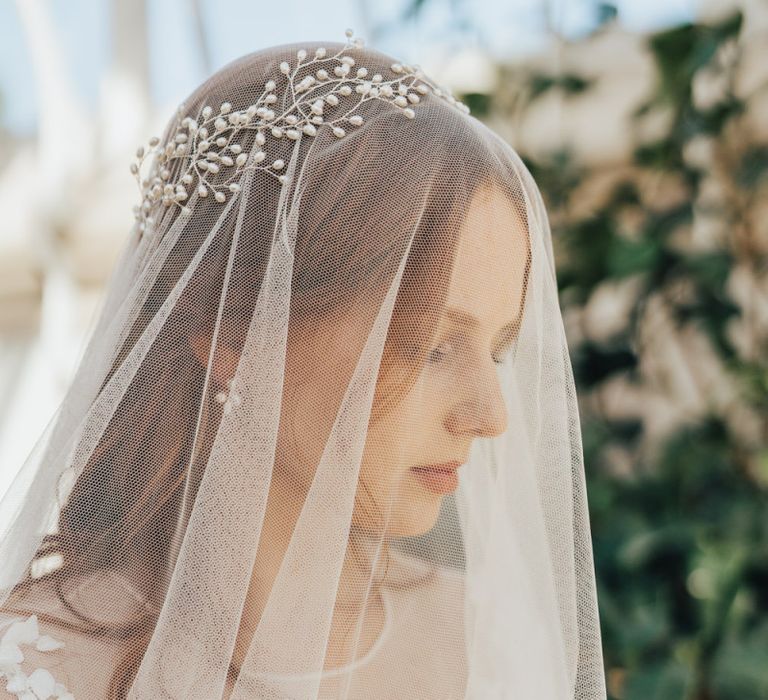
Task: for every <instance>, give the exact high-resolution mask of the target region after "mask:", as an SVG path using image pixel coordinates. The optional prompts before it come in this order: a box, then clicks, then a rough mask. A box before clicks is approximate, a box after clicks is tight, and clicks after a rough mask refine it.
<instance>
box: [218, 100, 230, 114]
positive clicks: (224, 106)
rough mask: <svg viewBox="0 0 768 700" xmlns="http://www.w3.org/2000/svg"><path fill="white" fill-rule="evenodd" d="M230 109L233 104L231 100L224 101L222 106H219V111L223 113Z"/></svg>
mask: <svg viewBox="0 0 768 700" xmlns="http://www.w3.org/2000/svg"><path fill="white" fill-rule="evenodd" d="M230 109H232V105H231V104H230V103H229V102H222V103H221V107H220V108H219V111H220V112H221V113H222V114H226V113H227V112H229V110H230Z"/></svg>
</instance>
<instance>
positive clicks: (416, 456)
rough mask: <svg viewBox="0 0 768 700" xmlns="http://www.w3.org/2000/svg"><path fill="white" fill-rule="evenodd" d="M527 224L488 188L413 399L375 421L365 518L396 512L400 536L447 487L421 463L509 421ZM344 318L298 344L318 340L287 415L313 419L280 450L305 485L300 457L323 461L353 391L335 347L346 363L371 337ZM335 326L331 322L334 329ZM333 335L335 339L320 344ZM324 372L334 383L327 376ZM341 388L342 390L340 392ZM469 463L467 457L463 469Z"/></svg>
mask: <svg viewBox="0 0 768 700" xmlns="http://www.w3.org/2000/svg"><path fill="white" fill-rule="evenodd" d="M527 235H528V234H527V231H526V229H525V226H524V224H523V223H522V221H521V219H520V217H519V215H518V214H517V213H516V211H515V209H514V208H513V207H512V205H511V204H510V203H509V201H508V200H507V199H506V197H505V196H504V194H503V193H501V192H499V191H498V190H495V189H483V190H479V191H478V192H477V194H476V195H475V197H474V199H473V200H472V202H471V205H470V207H469V209H468V213H467V217H466V219H465V222H464V224H463V227H462V231H461V235H460V237H459V241H458V244H457V251H456V260H455V264H454V268H453V270H452V275H451V279H450V284H449V290H448V295H447V300H446V305H445V310H444V312H443V313H442V315H441V317H440V319H439V322H438V326H437V330H436V336H435V342H434V343H433V345H432V347H431V349H430V352H429V355H428V357H427V360H426V362H425V364H424V365H423V367H422V369H421V371H420V373H419V375H418V378H417V380H416V382H415V383H414V384H413V386H412V387H411V388H410V390H409V391H408V393H407V394H406V395H405V397H404V398H403V400H402V401H401V402H400V403H399V404H398V405H397V406H396V407H395V408H393V409H392V410H390V411H388V412H387V413H385V414H384V415H383V417H382V418H381V419H380V420H379V421H378V422H374V423H372V424H371V425H369V428H368V434H367V437H366V442H365V447H364V452H363V459H362V462H361V466H360V474H359V481H358V488H357V493H356V495H355V504H354V511H353V524H355V525H357V526H359V527H360V528H362V529H373V530H380V528H381V522H382V520H383V519H384V520H386V521H387V534H388V535H391V536H412V535H419V534H422V533H425V532H427V531H428V530H430V529H431V528H432V527H433V525H434V524H435V521H436V520H437V517H438V515H439V512H440V507H441V503H442V500H443V498H444V496H445V493H446V492H445V491H443V492H436V491H435V490H434V489H433V488H430V486H429V484H428V483H425V481H424V480H423V478H422V477H420V476H419V473H418V472H416V471H414V470H413V467H416V466H419V465H430V464H438V463H444V462H449V461H454V460H456V461H458V462H459V463H463V462H465V460H466V459H467V457H468V455H469V450H470V445H471V444H472V441H473V440H474V439H476V438H478V437H480V438H482V437H493V436H495V435H499V434H500V433H502V432H504V430H506V427H507V411H506V407H505V403H504V397H503V394H502V391H501V387H500V384H499V376H498V366H497V362H501V361H503V360H504V359H505V357H506V356H507V355H508V351H509V350H510V348H511V346H512V344H513V340H514V335H515V333H516V329H517V327H518V324H519V318H518V317H517V315H518V312H519V311H520V309H521V304H522V300H523V285H524V271H525V263H526V257H527V253H528V243H527ZM344 327H345V325H344V324H343V323H341V324H334V328H332V329H330V330H329V329H326V330H325V331H324V330H323V329H319V328H317V329H314V330H313V332H312V335H313V339H312V342H311V343H309V344H308V343H303V344H302V343H298V344H297V346H298V347H304V348H305V349H308V348H309V347H310V346H311V347H312V348H313V350H312V351H307V352H306V353H300V357H299V356H297V357H296V359H295V361H296V362H297V364H296V365H294V366H295V367H300V368H301V371H297V372H289V373H287V375H286V387H285V390H286V393H285V396H284V403H283V415H282V416H281V421H283V420H285V423H282V425H284V426H291V425H293V426H296V425H298V424H300V425H301V428H294V429H292V430H290V429H286V430H285V431H283V430H281V435H280V436H279V438H278V454H279V455H282V457H279V459H280V461H281V462H282V467H283V468H284V469H285V470H287V472H284V475H285V476H287V477H288V479H289V481H290V482H291V483H293V484H294V485H299V484H300V489H301V490H302V491H303V490H304V489H305V488H306V487H307V485H308V483H311V479H312V473H311V472H310V471H307V473H306V474H304V473H303V471H304V469H303V468H302V467H301V466H300V465H302V464H304V465H307V469H308V470H314V468H315V466H316V465H317V463H318V461H319V457H320V455H321V454H322V449H323V447H324V445H325V443H326V441H327V438H328V435H329V431H330V430H331V428H332V425H333V420H334V418H335V412H336V408H337V407H338V404H337V403H336V401H337V400H338V401H340V400H341V394H339V388H338V386H334V383H333V378H334V374H333V372H332V371H328V366H327V363H328V361H329V360H331V361H333V359H334V356H336V360H337V361H340V362H342V363H344V357H343V356H344V354H345V352H346V353H348V357H349V360H350V363H349V365H350V366H353V364H354V362H356V360H357V357H358V355H359V352H360V350H361V349H362V347H361V346H360V345H359V342H360V340H361V339H359V338H357V337H356V336H359V335H361V334H360V333H359V328H356V329H355V330H350V334H349V340H350V342H349V343H348V344H345V342H344V341H345V338H344V337H343V336H344V331H343V328H344ZM349 327H350V328H353V327H354V324H350V326H349ZM324 332H327V333H328V334H329V335H328V337H327V338H325V340H323V333H324ZM340 334H341V335H340ZM305 340H306V337H305ZM362 340H363V341H364V339H362ZM324 342H327V348H326V351H325V352H324V353H321V352H318V349H319V348H320V347H322V345H323V343H324ZM297 346H294V347H297ZM353 361H354V362H353ZM323 363H326V368H325V369H326V371H325V372H323ZM307 377H313V379H312V380H308V379H307ZM324 382H327V386H322V384H323V383H324ZM338 383H339V382H338V378H337V382H336V384H338ZM346 383H347V382H346V380H345V381H344V382H342V384H343V387H342V389H346ZM342 393H343V392H342ZM329 396H334V397H335V399H336V400H333V401H328V397H329ZM329 407H330V409H329ZM308 417H312V418H313V420H307V418H308ZM280 466H281V465H278V472H280V471H281V469H280ZM468 468H470V467H469V466H467V465H464V466H461V467H460V468H459V469H458V472H457V473H458V478H459V479H461V474H462V470H464V469H468ZM387 513H388V517H387Z"/></svg>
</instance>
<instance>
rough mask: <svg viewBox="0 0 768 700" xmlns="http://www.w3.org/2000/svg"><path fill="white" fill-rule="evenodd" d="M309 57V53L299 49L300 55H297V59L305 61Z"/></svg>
mask: <svg viewBox="0 0 768 700" xmlns="http://www.w3.org/2000/svg"><path fill="white" fill-rule="evenodd" d="M306 57H307V52H306V51H305V50H304V49H299V51H298V53H297V54H296V58H298V59H299V60H300V61H303V60H304V59H305V58H306Z"/></svg>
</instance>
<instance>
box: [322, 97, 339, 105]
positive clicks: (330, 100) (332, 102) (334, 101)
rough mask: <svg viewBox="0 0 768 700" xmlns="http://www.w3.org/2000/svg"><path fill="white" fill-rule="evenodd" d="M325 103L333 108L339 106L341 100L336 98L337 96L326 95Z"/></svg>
mask: <svg viewBox="0 0 768 700" xmlns="http://www.w3.org/2000/svg"><path fill="white" fill-rule="evenodd" d="M325 101H326V102H327V103H328V104H329V105H331V106H332V107H335V106H336V105H337V104H339V98H338V97H336V95H326V98H325Z"/></svg>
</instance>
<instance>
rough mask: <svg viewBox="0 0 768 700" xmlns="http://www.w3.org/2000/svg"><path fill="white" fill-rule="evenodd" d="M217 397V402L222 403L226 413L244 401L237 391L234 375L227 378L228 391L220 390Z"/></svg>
mask: <svg viewBox="0 0 768 700" xmlns="http://www.w3.org/2000/svg"><path fill="white" fill-rule="evenodd" d="M215 398H216V402H217V403H220V404H222V408H223V410H224V413H229V412H230V411H231V410H232V409H233V408H235V407H237V406H239V405H240V404H241V403H242V401H243V398H242V396H240V394H238V393H237V389H236V388H235V378H234V377H231V378H230V379H227V391H219V392H218V393H217V394H216V397H215Z"/></svg>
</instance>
